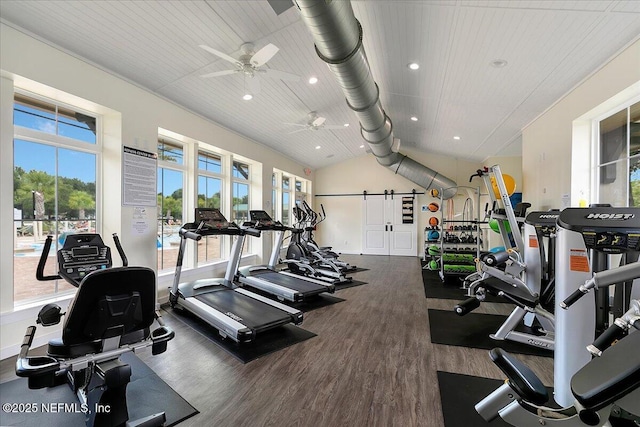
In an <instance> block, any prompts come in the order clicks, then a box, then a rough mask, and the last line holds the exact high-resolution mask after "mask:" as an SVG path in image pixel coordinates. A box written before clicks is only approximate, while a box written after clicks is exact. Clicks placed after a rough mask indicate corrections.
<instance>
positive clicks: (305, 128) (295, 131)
mask: <svg viewBox="0 0 640 427" xmlns="http://www.w3.org/2000/svg"><path fill="white" fill-rule="evenodd" d="M305 130H307V127H306V126H305V127H304V128H303V129H298V130H294V131H293V132H289V135H291V134H292V133H298V132H302V131H305Z"/></svg>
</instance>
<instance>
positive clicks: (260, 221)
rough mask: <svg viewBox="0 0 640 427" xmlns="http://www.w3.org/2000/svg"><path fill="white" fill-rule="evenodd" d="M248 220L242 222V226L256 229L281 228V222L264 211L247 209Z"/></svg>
mask: <svg viewBox="0 0 640 427" xmlns="http://www.w3.org/2000/svg"><path fill="white" fill-rule="evenodd" d="M249 219H250V221H247V222H245V223H244V224H242V225H243V226H244V227H252V228H255V229H256V230H282V224H281V223H280V222H279V221H274V220H273V219H272V218H271V217H270V216H269V214H268V213H267V212H266V211H258V210H255V211H249Z"/></svg>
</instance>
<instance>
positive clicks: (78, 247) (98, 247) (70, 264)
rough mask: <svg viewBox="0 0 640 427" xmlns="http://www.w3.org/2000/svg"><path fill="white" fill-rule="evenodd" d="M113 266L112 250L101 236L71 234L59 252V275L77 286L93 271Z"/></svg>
mask: <svg viewBox="0 0 640 427" xmlns="http://www.w3.org/2000/svg"><path fill="white" fill-rule="evenodd" d="M111 265H112V261H111V250H110V249H109V247H108V246H106V245H105V244H104V242H103V241H102V238H101V237H100V235H99V234H69V235H68V236H67V238H66V239H65V241H64V246H63V247H62V249H60V250H59V251H58V271H59V274H60V276H62V277H63V278H64V279H66V280H67V281H68V282H70V283H72V284H74V285H75V286H78V285H79V284H80V282H81V281H82V279H83V278H84V276H86V275H87V274H89V273H91V272H92V271H96V270H104V269H106V268H109V267H111Z"/></svg>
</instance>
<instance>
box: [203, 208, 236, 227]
mask: <svg viewBox="0 0 640 427" xmlns="http://www.w3.org/2000/svg"><path fill="white" fill-rule="evenodd" d="M195 223H196V224H203V225H204V226H205V227H209V228H217V229H223V228H229V221H227V219H226V218H225V217H224V215H222V212H220V209H217V208H196V220H195Z"/></svg>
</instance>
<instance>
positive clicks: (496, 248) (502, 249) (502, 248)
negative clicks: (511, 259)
mask: <svg viewBox="0 0 640 427" xmlns="http://www.w3.org/2000/svg"><path fill="white" fill-rule="evenodd" d="M505 250H506V249H505V247H504V246H496V247H495V248H491V249H489V252H492V253H496V252H504V251H505Z"/></svg>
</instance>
